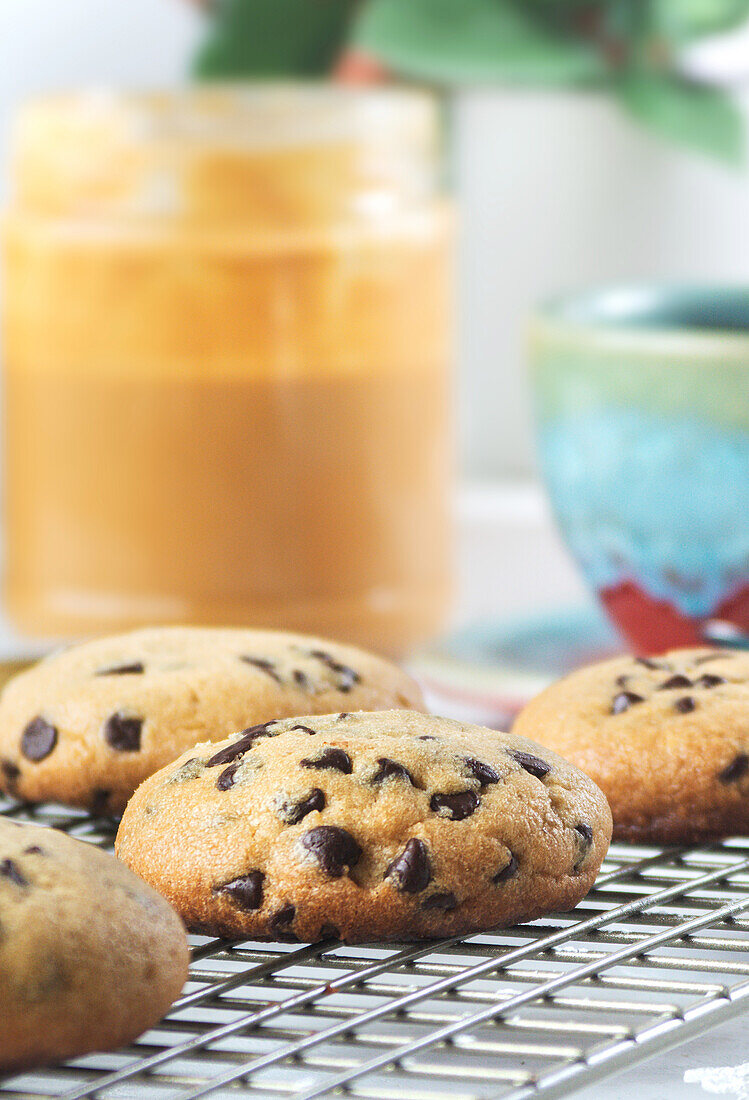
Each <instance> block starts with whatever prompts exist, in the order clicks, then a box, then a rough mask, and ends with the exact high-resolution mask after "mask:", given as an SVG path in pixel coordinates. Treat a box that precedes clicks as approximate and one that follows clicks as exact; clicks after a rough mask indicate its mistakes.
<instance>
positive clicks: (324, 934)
mask: <svg viewBox="0 0 749 1100" xmlns="http://www.w3.org/2000/svg"><path fill="white" fill-rule="evenodd" d="M320 938H321V939H323V940H340V938H341V930H340V928H337V927H336V925H335V924H330V922H328V921H326V923H325V924H324V925H323V926H322V928H321V929H320Z"/></svg>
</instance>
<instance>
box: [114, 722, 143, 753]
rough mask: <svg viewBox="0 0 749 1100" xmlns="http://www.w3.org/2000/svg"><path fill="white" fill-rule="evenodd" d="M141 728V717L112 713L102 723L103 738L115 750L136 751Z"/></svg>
mask: <svg viewBox="0 0 749 1100" xmlns="http://www.w3.org/2000/svg"><path fill="white" fill-rule="evenodd" d="M142 729H143V719H142V718H128V717H127V716H126V715H124V714H112V715H111V716H110V717H109V718H107V720H106V722H105V723H104V740H105V741H106V742H107V744H108V745H110V746H111V747H112V748H113V749H116V750H117V752H137V751H138V749H139V748H140V733H141V730H142Z"/></svg>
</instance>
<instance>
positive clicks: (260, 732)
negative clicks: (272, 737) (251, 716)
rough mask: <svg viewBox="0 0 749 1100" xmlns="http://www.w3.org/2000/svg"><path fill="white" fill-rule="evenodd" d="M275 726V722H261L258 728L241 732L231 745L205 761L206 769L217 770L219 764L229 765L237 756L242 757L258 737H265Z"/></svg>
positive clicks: (251, 727) (253, 727)
mask: <svg viewBox="0 0 749 1100" xmlns="http://www.w3.org/2000/svg"><path fill="white" fill-rule="evenodd" d="M274 725H276V722H275V721H273V722H263V723H262V724H261V725H259V726H250V727H249V729H246V730H243V732H242V736H241V737H239V738H238V739H237V740H236V741H232V743H231V745H227V746H226V748H224V749H219V751H218V752H217V753H216V754H215V755H214V756H212V757H211V758H210V760H207V761H206V765H205V766H206V767H207V768H217V767H219V765H220V764H231V762H232V760H236V759H237V757H238V756H244V754H245V753H246V752H249V750H250V749H251V748H252V746H253V745H254V744H255V742H256V741H257V740H258V738H260V737H266V736H267V735H268V730H269V729H270V727H271V726H274Z"/></svg>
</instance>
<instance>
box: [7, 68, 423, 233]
mask: <svg viewBox="0 0 749 1100" xmlns="http://www.w3.org/2000/svg"><path fill="white" fill-rule="evenodd" d="M438 135H439V125H438V113H437V109H436V105H435V102H434V100H433V98H432V97H431V96H430V95H428V94H427V93H425V92H420V91H412V90H405V89H395V88H377V89H355V88H348V87H343V86H336V85H334V84H325V83H320V84H246V85H198V86H195V87H192V88H185V89H182V90H177V91H169V92H148V93H145V92H144V93H127V92H123V93H120V92H105V91H90V92H79V93H74V94H68V95H60V96H54V97H50V98H46V99H40V100H36V101H33V102H32V103H30V104H28V105H27V106H26V107H24V108H23V110H22V111H21V113H20V115H19V117H18V119H17V122H16V127H15V132H14V140H13V161H12V164H13V191H14V196H15V198H14V204H15V207H16V208H17V209H20V210H22V211H24V212H25V213H28V214H34V215H41V216H49V217H72V218H83V219H95V218H99V219H100V218H107V219H110V218H112V217H113V216H116V217H118V218H137V219H149V218H160V219H164V218H175V219H180V220H185V219H187V220H192V221H197V222H204V223H213V222H216V221H219V222H226V221H227V220H228V221H238V220H239V221H243V222H249V223H252V222H253V221H255V220H259V221H260V222H261V223H262V224H264V225H265V226H266V227H267V225H268V224H269V223H271V224H272V223H275V222H281V223H283V224H285V225H287V226H288V225H289V224H298V225H309V224H310V223H319V222H320V221H325V220H328V219H330V218H340V217H348V216H362V215H364V216H377V214H378V212H386V211H387V210H388V209H391V208H392V206H393V205H396V206H402V205H403V204H409V203H411V202H413V201H418V200H419V199H421V198H423V197H424V196H425V195H426V194H428V193H430V192H431V191H432V190H433V189H434V184H435V175H436V172H435V166H436V164H437V152H438V149H437V146H438Z"/></svg>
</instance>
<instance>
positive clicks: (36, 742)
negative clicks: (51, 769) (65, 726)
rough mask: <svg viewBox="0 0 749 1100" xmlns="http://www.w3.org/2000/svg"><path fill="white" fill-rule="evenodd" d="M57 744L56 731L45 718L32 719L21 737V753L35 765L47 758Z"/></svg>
mask: <svg viewBox="0 0 749 1100" xmlns="http://www.w3.org/2000/svg"><path fill="white" fill-rule="evenodd" d="M56 744H57V730H56V729H55V727H54V726H53V725H51V724H50V723H49V722H48V721H47V720H46V719H45V718H40V717H37V718H32V720H31V721H30V722H29V724H28V726H27V727H26V729H25V730H24V731H23V735H22V736H21V752H22V753H23V755H24V756H25V757H26V759H27V760H33V761H34V762H35V763H36V762H38V761H39V760H44V758H45V756H49V754H50V753H51V752H52V750H53V748H54V747H55V745H56Z"/></svg>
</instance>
